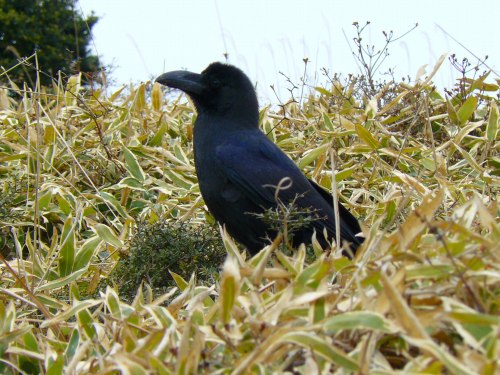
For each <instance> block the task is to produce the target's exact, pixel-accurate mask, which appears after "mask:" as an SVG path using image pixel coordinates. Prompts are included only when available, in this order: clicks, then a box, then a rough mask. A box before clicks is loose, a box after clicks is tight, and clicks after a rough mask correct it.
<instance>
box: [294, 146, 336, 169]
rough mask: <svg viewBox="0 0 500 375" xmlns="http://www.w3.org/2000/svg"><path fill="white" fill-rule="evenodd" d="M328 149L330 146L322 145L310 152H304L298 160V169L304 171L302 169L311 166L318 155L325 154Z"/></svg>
mask: <svg viewBox="0 0 500 375" xmlns="http://www.w3.org/2000/svg"><path fill="white" fill-rule="evenodd" d="M329 149H330V144H329V143H327V144H324V145H321V146H319V147H317V148H313V149H312V150H309V151H306V152H305V153H304V156H303V157H302V158H301V159H300V160H299V162H298V166H299V168H300V169H304V167H306V166H308V165H309V164H311V163H312V162H313V161H314V160H316V159H317V158H318V157H319V156H320V155H323V154H325V153H326V152H327V151H328V150H329Z"/></svg>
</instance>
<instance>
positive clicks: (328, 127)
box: [0, 76, 500, 374]
mask: <svg viewBox="0 0 500 375" xmlns="http://www.w3.org/2000/svg"><path fill="white" fill-rule="evenodd" d="M491 81H493V82H491ZM486 82H488V83H486ZM457 84H459V85H462V86H461V87H462V88H463V90H461V92H460V93H459V94H458V93H457V95H455V96H454V97H447V98H445V97H444V96H443V95H441V94H440V93H438V92H436V91H435V90H434V89H433V87H432V84H431V81H430V79H428V80H421V81H419V82H418V83H417V84H416V85H413V86H409V85H405V84H393V85H388V86H387V87H386V89H385V90H382V91H381V92H380V93H379V94H378V96H377V97H375V98H373V99H371V100H367V99H365V100H364V101H363V99H362V98H360V99H356V98H357V96H356V95H355V94H356V93H355V92H353V90H354V87H353V86H349V85H342V84H341V83H340V82H335V84H334V85H333V86H332V88H328V89H325V88H318V95H317V96H314V97H312V96H311V97H310V98H308V99H307V100H305V101H304V104H303V105H302V106H298V105H297V104H295V103H289V104H287V105H285V106H283V107H282V108H281V110H280V111H276V112H273V111H271V110H269V109H262V112H261V120H262V128H263V130H264V131H265V132H266V133H268V136H269V137H270V138H271V139H272V140H273V141H275V142H276V143H277V144H278V145H279V146H280V147H281V148H282V149H284V150H285V151H286V152H287V153H288V154H289V155H290V156H291V157H292V158H293V159H294V160H295V161H296V162H297V163H298V165H299V166H300V167H301V168H302V169H303V170H304V171H305V172H306V173H307V174H308V175H309V176H312V177H313V178H314V179H316V180H317V181H319V183H320V184H321V185H323V186H325V187H330V186H331V184H332V179H333V176H335V180H336V184H337V188H338V193H339V196H340V199H341V200H342V201H343V202H344V203H345V204H346V205H347V206H348V207H349V209H350V210H351V211H352V212H353V213H354V214H355V215H356V216H357V217H359V218H360V219H361V221H362V222H363V223H364V229H365V233H366V238H367V239H366V242H365V245H364V246H363V247H362V248H361V251H360V253H359V256H357V259H355V260H354V261H349V260H347V259H346V258H343V257H340V256H339V255H337V254H335V252H333V253H332V254H330V255H328V256H327V255H326V254H321V255H320V256H319V257H318V259H317V260H316V261H314V262H313V263H311V264H308V263H307V262H306V260H305V259H306V257H305V250H304V249H299V250H298V251H297V252H295V253H294V254H293V255H292V256H287V255H285V254H283V253H281V252H280V250H279V249H276V248H275V246H269V247H267V248H265V249H264V250H263V251H262V252H261V253H260V254H258V255H256V256H255V257H253V258H251V259H248V258H246V257H245V256H246V255H245V253H242V252H241V251H240V250H239V249H238V248H237V247H236V246H235V244H234V243H233V242H232V241H231V239H230V238H229V237H228V236H226V235H223V238H224V241H225V245H226V249H227V251H228V257H227V260H226V262H225V264H224V266H223V268H222V272H221V276H220V278H219V280H218V282H217V283H216V284H215V285H213V286H199V285H197V283H196V279H195V278H194V277H193V278H191V279H190V281H185V280H187V279H189V275H184V278H183V277H181V276H180V275H174V278H175V280H176V282H177V285H178V289H172V290H171V291H170V292H169V293H167V294H166V295H161V296H154V295H153V293H152V291H151V289H150V288H148V286H147V285H145V286H144V288H143V289H142V290H139V292H138V293H137V296H136V297H135V299H134V301H133V302H132V303H131V304H127V303H125V302H124V301H123V299H121V298H120V296H119V295H118V294H117V292H116V290H115V289H114V288H112V287H107V288H106V289H105V290H102V291H100V293H98V294H97V293H96V292H97V290H98V287H99V285H100V281H101V280H103V279H107V278H108V277H109V275H110V272H111V271H112V270H113V268H114V266H115V265H116V263H117V261H118V259H119V257H120V254H123V253H126V252H127V250H128V246H129V243H130V240H131V236H133V234H134V229H135V226H136V223H137V221H138V220H141V222H151V223H154V222H156V221H159V220H172V221H175V220H181V219H187V218H189V219H191V220H192V222H193V223H195V224H196V223H202V222H204V221H205V220H206V213H205V211H204V208H203V202H202V201H201V199H200V195H199V190H198V187H197V183H196V176H195V173H194V165H193V153H192V123H193V116H194V113H193V109H192V107H191V106H190V105H189V104H188V103H186V101H185V100H184V99H182V98H175V99H169V100H168V101H167V102H166V103H165V99H164V98H163V95H162V93H161V91H160V87H159V86H157V85H154V86H151V85H150V84H143V85H140V86H138V87H131V88H130V91H131V92H130V93H129V94H121V93H120V92H117V93H115V94H113V95H111V96H110V97H107V96H106V95H105V94H104V93H102V92H99V91H95V92H87V91H85V90H84V89H83V88H81V87H80V83H79V78H78V77H72V78H71V79H70V81H69V83H68V84H67V85H66V87H62V85H59V86H57V87H54V88H53V90H51V92H53V93H55V94H48V93H45V92H22V91H18V93H19V95H21V98H20V99H19V100H18V101H14V100H12V99H10V98H9V97H7V95H6V91H5V90H2V91H1V92H0V105H1V107H0V109H1V111H0V121H1V122H2V128H1V130H0V179H1V181H2V185H1V187H2V199H1V200H0V205H1V207H0V220H1V223H2V243H1V245H2V249H1V253H2V254H3V255H2V263H0V275H1V280H0V372H1V373H5V374H10V373H17V372H24V373H51V374H59V373H65V374H72V373H98V374H108V373H120V372H123V373H130V374H143V373H144V374H146V373H161V374H170V373H177V374H180V373H186V374H187V373H207V374H208V373H234V374H240V373H262V374H264V373H266V374H269V373H273V374H274V373H284V372H287V371H288V372H289V373H292V372H296V373H297V372H301V373H308V374H314V373H323V374H324V373H338V374H344V373H353V372H358V373H363V374H368V373H375V374H388V373H394V372H397V371H401V372H402V373H403V372H404V373H429V374H431V373H432V374H434V373H435V374H439V373H450V374H451V373H453V374H478V373H481V374H494V373H498V371H500V370H499V365H500V364H499V362H498V358H500V348H499V346H498V344H497V341H498V340H497V339H498V334H499V318H498V313H499V307H500V306H499V304H500V298H499V295H500V288H499V286H500V283H499V282H500V271H499V266H500V263H499V255H500V252H499V248H500V245H499V243H500V226H499V223H498V215H499V205H498V198H499V186H500V158H499V157H498V155H499V149H500V142H499V137H500V136H499V132H498V127H499V116H498V95H499V94H500V82H499V81H498V80H496V82H495V80H492V79H487V77H486V76H481V77H479V78H477V79H473V80H472V79H470V80H463V81H461V82H458V83H457ZM148 90H151V91H148ZM149 99H151V100H149ZM332 150H333V151H334V154H335V158H334V159H335V170H334V171H332V169H333V168H332V165H331V161H330V155H331V151H332ZM152 267H154V265H152ZM164 271H165V272H167V270H164Z"/></svg>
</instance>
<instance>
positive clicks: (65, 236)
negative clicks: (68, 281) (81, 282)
mask: <svg viewBox="0 0 500 375" xmlns="http://www.w3.org/2000/svg"><path fill="white" fill-rule="evenodd" d="M74 262H75V228H74V225H73V218H72V217H71V216H69V217H68V218H67V219H66V221H65V223H64V226H63V230H62V235H61V250H60V253H59V274H60V276H67V275H69V274H71V272H73V265H74Z"/></svg>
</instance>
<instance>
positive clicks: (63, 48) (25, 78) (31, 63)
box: [0, 0, 100, 86]
mask: <svg viewBox="0 0 500 375" xmlns="http://www.w3.org/2000/svg"><path fill="white" fill-rule="evenodd" d="M77 8H78V4H77V1H76V0H43V1H42V0H0V25H2V26H1V29H0V66H2V67H3V69H5V70H9V69H10V68H13V67H14V66H15V65H17V64H18V62H19V60H20V59H22V58H25V57H30V56H31V55H33V53H35V52H37V58H38V66H39V69H40V80H41V83H42V84H43V85H49V84H50V83H51V80H52V78H53V77H55V76H57V73H58V72H59V71H61V73H62V74H63V76H68V75H71V74H74V73H76V72H83V73H88V74H92V73H95V72H97V71H98V70H99V68H100V64H99V59H98V57H97V56H94V55H91V53H90V51H89V48H88V47H89V44H90V42H91V30H92V27H93V26H94V25H95V24H96V23H97V21H98V18H97V17H96V16H94V15H93V14H92V15H90V16H89V17H87V18H83V16H82V15H81V14H80V12H78V11H77ZM1 73H3V71H2V70H0V74H1ZM7 74H8V77H9V78H10V79H11V80H12V81H13V82H14V83H16V84H18V85H20V84H22V83H23V82H28V83H29V84H30V85H31V86H34V82H35V81H36V76H37V74H36V66H35V59H33V58H32V59H29V60H28V61H26V62H25V63H23V64H21V65H19V66H17V67H15V68H13V69H12V70H10V71H9V72H8V73H7ZM6 80H7V79H6V76H0V81H4V82H5V81H6Z"/></svg>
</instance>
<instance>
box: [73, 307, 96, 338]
mask: <svg viewBox="0 0 500 375" xmlns="http://www.w3.org/2000/svg"><path fill="white" fill-rule="evenodd" d="M76 316H77V319H78V324H79V325H80V327H82V328H83V330H82V331H83V332H84V333H85V335H86V336H87V338H88V339H89V340H91V341H94V339H95V338H97V330H96V328H95V326H94V319H93V318H92V315H90V313H89V311H88V310H87V309H83V310H79V311H78V312H77V313H76ZM96 324H97V322H96Z"/></svg>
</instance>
